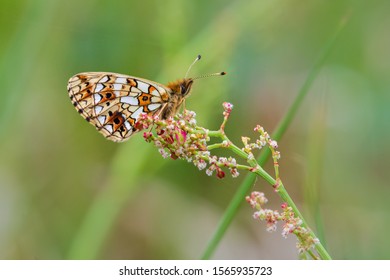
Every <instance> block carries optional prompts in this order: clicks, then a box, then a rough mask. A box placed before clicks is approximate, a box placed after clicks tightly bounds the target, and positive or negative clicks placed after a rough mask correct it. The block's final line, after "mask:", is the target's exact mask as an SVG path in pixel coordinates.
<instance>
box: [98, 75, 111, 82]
mask: <svg viewBox="0 0 390 280" xmlns="http://www.w3.org/2000/svg"><path fill="white" fill-rule="evenodd" d="M109 79H110V78H109V77H108V76H104V77H103V78H101V79H100V81H99V83H105V82H107V81H108V80H109Z"/></svg>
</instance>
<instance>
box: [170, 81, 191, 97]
mask: <svg viewBox="0 0 390 280" xmlns="http://www.w3.org/2000/svg"><path fill="white" fill-rule="evenodd" d="M193 83H194V80H193V79H189V78H184V79H181V80H178V81H175V82H171V83H169V84H168V88H170V89H171V90H172V92H173V93H174V94H175V95H177V96H179V97H182V98H184V97H186V96H187V95H189V94H190V92H191V88H192V84H193Z"/></svg>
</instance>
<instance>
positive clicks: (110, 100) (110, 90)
mask: <svg viewBox="0 0 390 280" xmlns="http://www.w3.org/2000/svg"><path fill="white" fill-rule="evenodd" d="M68 93H69V97H70V99H71V101H72V103H73V105H74V106H75V108H76V110H77V111H78V112H79V113H80V115H81V116H83V118H84V119H86V120H87V121H88V122H90V123H91V124H92V125H94V126H95V127H96V129H97V130H98V131H99V132H100V133H102V134H103V135H104V136H105V137H106V138H108V139H109V140H112V141H114V142H122V141H125V140H127V139H128V138H129V137H130V136H131V135H132V134H133V133H134V132H137V129H136V128H135V127H134V124H135V123H136V122H137V120H138V118H139V116H140V114H141V113H147V114H155V113H156V112H158V111H159V110H161V109H162V108H163V106H164V104H165V103H167V102H169V100H170V94H171V91H170V89H169V88H166V87H165V86H163V85H160V84H158V83H155V82H152V81H149V80H146V79H142V78H137V77H132V76H127V75H122V74H116V73H106V72H86V73H80V74H77V75H74V76H73V77H72V78H70V79H69V82H68Z"/></svg>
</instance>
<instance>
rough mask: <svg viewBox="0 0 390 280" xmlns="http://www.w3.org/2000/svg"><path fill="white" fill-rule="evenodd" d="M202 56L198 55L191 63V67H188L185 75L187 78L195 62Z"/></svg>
mask: <svg viewBox="0 0 390 280" xmlns="http://www.w3.org/2000/svg"><path fill="white" fill-rule="evenodd" d="M201 58H202V57H201V55H200V54H198V56H197V57H196V58H195V60H194V62H192V63H191V65H190V67H188V70H187V72H186V75H185V76H184V79H187V76H188V73H190V70H191V68H192V66H194V64H195V63H196V62H197V61H198V60H200V59H201Z"/></svg>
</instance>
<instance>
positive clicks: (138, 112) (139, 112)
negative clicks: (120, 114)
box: [131, 107, 143, 120]
mask: <svg viewBox="0 0 390 280" xmlns="http://www.w3.org/2000/svg"><path fill="white" fill-rule="evenodd" d="M142 112H143V109H142V107H139V108H138V109H137V110H135V111H134V112H133V114H131V117H132V118H133V119H136V120H138V117H139V115H140V114H141V113H142Z"/></svg>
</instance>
